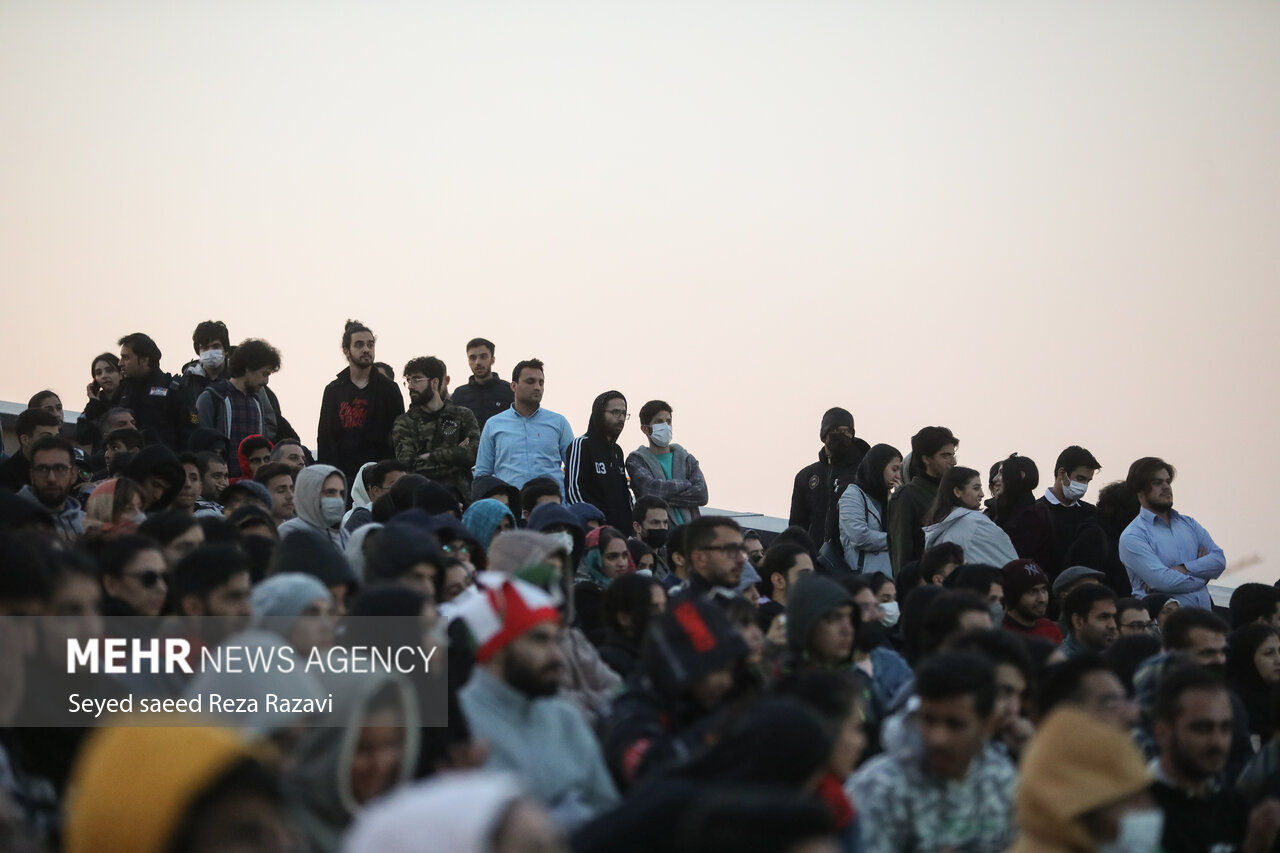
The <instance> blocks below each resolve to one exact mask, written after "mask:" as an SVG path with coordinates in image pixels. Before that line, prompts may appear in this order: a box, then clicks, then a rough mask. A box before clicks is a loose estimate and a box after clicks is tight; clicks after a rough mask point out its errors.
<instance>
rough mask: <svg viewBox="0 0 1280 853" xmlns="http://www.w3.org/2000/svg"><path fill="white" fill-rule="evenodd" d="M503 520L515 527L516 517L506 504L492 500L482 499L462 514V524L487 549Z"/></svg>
mask: <svg viewBox="0 0 1280 853" xmlns="http://www.w3.org/2000/svg"><path fill="white" fill-rule="evenodd" d="M504 518H509V519H511V523H512V525H513V526H514V525H515V521H516V517H515V516H514V515H512V513H511V510H510V509H508V508H507V505H506V504H504V503H503V502H502V501H499V500H494V499H493V498H483V499H481V500H478V501H476V502H475V503H473V504H472V505H471V506H469V507H467V511H466V512H464V513H463V514H462V523H463V525H465V526H466V528H467V530H468V531H470V533H471V535H472V536H474V537H475V538H476V540H477V541H478V542H479V543H480V544H481V545H483V546H484V547H486V548H488V547H489V544H490V543H491V542H492V541H493V534H494V533H496V532H497V530H498V525H499V524H501V523H502V519H504Z"/></svg>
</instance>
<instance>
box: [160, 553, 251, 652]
mask: <svg viewBox="0 0 1280 853" xmlns="http://www.w3.org/2000/svg"><path fill="white" fill-rule="evenodd" d="M172 583H173V600H174V601H176V602H177V605H178V609H179V611H180V612H181V613H182V615H183V616H185V617H187V618H188V619H191V620H193V624H192V626H191V627H192V628H195V629H197V630H196V632H195V634H194V636H195V637H198V638H199V639H200V641H201V642H202V643H203V644H204V645H207V646H216V645H218V644H219V643H221V642H222V641H223V640H224V639H226V638H227V637H229V636H231V635H232V634H235V633H238V632H240V631H243V630H244V629H246V628H248V627H249V620H250V619H251V618H252V617H253V606H252V605H251V604H250V603H249V591H250V587H251V586H252V584H251V583H250V580H249V559H248V557H246V556H245V555H244V552H243V551H241V550H240V548H238V547H237V546H235V545H229V544H222V543H219V544H213V545H201V546H199V547H197V548H196V549H195V550H193V551H190V552H188V553H187V555H186V556H184V557H183V558H182V559H181V560H179V561H178V563H177V565H175V566H174V567H173V574H172ZM192 647H193V648H195V643H193V644H192Z"/></svg>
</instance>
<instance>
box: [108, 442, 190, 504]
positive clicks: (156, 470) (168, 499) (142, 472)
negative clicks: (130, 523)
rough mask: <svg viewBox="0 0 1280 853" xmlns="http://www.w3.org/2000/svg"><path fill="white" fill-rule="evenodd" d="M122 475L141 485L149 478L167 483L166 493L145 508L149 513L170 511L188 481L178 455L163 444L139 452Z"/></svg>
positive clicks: (152, 445) (149, 446)
mask: <svg viewBox="0 0 1280 853" xmlns="http://www.w3.org/2000/svg"><path fill="white" fill-rule="evenodd" d="M121 473H122V474H123V475H124V476H126V477H128V478H129V479H130V480H133V481H134V482H135V483H137V484H139V485H143V484H144V483H146V480H147V478H148V477H159V478H160V479H162V480H164V481H165V490H164V493H163V494H162V495H161V497H160V499H159V500H157V501H156V502H155V503H153V504H151V505H150V506H148V507H144V509H146V510H147V512H155V511H156V510H161V509H168V508H169V505H170V504H171V503H173V499H174V498H176V497H177V496H178V492H180V491H182V484H183V483H184V482H185V481H186V479H187V474H186V471H185V470H184V469H183V467H182V463H181V462H179V461H178V457H177V455H176V454H175V453H174V452H173V451H172V450H170V449H169V448H167V447H165V446H164V445H163V444H149V445H147V446H146V447H144V448H142V449H141V450H139V451H138V452H137V453H136V454H135V455H134V457H133V461H132V462H130V463H129V464H128V466H127V467H126V468H125V469H124V471H122V472H121Z"/></svg>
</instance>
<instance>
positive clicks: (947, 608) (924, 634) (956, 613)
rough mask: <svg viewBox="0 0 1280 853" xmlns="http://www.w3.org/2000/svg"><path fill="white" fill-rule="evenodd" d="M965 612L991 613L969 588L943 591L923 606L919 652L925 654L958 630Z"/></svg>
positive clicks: (984, 601) (940, 645)
mask: <svg viewBox="0 0 1280 853" xmlns="http://www.w3.org/2000/svg"><path fill="white" fill-rule="evenodd" d="M966 613H986V614H990V613H991V608H990V607H988V606H987V602H986V600H985V599H982V598H979V597H978V596H977V595H976V594H975V593H972V592H970V591H969V590H967V589H966V590H948V591H946V592H943V593H942V594H941V595H939V596H938V597H937V598H935V599H934V600H933V601H931V602H929V604H928V606H927V607H926V608H925V612H924V619H923V620H922V621H921V624H920V631H921V634H920V653H921V654H922V655H927V654H929V653H930V652H933V651H935V650H936V649H939V648H941V647H942V644H943V643H944V642H946V641H947V640H948V639H950V638H951V637H952V636H954V635H955V634H956V633H957V632H959V630H960V617H961V616H963V615H964V614H966Z"/></svg>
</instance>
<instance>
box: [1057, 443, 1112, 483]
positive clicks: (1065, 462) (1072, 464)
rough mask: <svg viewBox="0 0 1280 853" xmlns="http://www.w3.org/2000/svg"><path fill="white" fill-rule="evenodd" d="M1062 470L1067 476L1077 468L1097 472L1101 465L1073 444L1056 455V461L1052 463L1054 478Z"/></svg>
mask: <svg viewBox="0 0 1280 853" xmlns="http://www.w3.org/2000/svg"><path fill="white" fill-rule="evenodd" d="M1064 468H1065V469H1066V471H1067V473H1068V474H1070V473H1071V472H1072V471H1074V470H1076V469H1077V468H1091V469H1093V470H1094V471H1097V470H1099V469H1100V468H1102V463H1100V462H1099V461H1098V460H1097V459H1095V458H1094V456H1093V454H1092V453H1090V452H1089V451H1087V450H1085V449H1084V448H1083V447H1081V446H1080V445H1078V444H1073V445H1071V446H1070V447H1068V448H1067V449H1066V450H1064V451H1062V452H1061V453H1059V454H1058V461H1057V462H1054V463H1053V473H1054V475H1055V476H1056V475H1057V473H1058V472H1059V471H1061V470H1063V469H1064Z"/></svg>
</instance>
